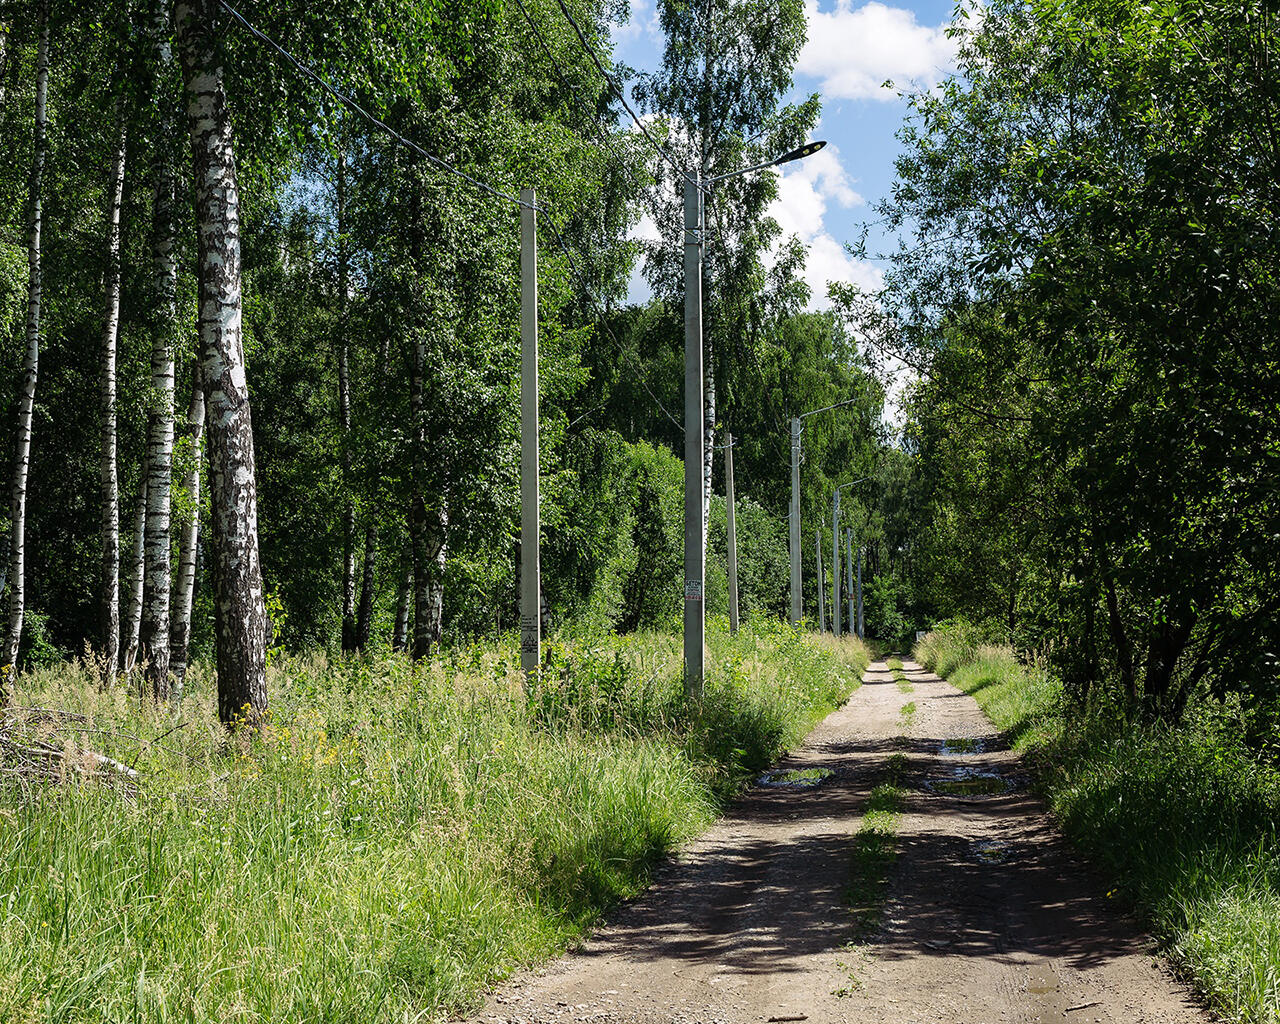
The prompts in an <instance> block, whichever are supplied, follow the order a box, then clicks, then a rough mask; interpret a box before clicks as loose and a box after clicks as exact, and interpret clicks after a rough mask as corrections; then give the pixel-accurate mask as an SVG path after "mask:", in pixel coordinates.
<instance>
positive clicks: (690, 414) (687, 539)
mask: <svg viewBox="0 0 1280 1024" xmlns="http://www.w3.org/2000/svg"><path fill="white" fill-rule="evenodd" d="M702 401H703V398H702V190H701V188H699V186H698V179H697V178H695V177H690V178H686V179H685V183H684V688H685V693H687V694H688V695H689V696H690V697H694V698H700V697H701V696H702V663H703V639H704V636H703V634H704V627H705V618H704V614H705V611H704V605H703V586H702V578H703V572H704V570H705V568H706V551H705V549H704V547H703V545H704V540H703V516H702V456H703V451H702V437H703V434H702V421H703V413H702Z"/></svg>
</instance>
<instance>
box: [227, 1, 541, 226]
mask: <svg viewBox="0 0 1280 1024" xmlns="http://www.w3.org/2000/svg"><path fill="white" fill-rule="evenodd" d="M218 3H219V4H220V5H221V6H222V8H223V9H224V10H225V11H226V12H227V13H228V14H230V15H231V17H233V18H234V19H235V20H236V21H238V22H239V23H240V24H241V25H242V26H244V28H245V30H246V31H247V32H249V34H250V35H252V36H253V37H254V38H255V39H257V40H258V41H259V42H262V43H265V44H266V45H267V46H269V47H270V48H271V49H272V50H274V51H275V52H276V53H277V54H279V55H280V57H282V58H283V59H284V60H285V61H286V62H287V63H288V64H289V65H290V66H291V67H292V68H293V69H294V70H295V71H297V72H298V73H299V74H300V75H302V76H303V77H304V78H307V79H309V80H310V81H312V82H314V83H315V84H316V85H318V86H320V88H322V89H323V90H324V91H325V92H327V93H329V95H331V96H332V97H333V98H334V99H336V100H337V101H338V102H339V103H341V104H342V105H343V106H345V107H347V108H348V109H349V110H351V111H352V112H353V113H354V114H356V115H357V116H359V117H361V118H363V119H364V120H365V121H367V122H368V123H369V124H371V125H374V126H375V127H377V128H380V129H381V130H382V131H384V132H386V133H387V134H388V135H390V136H391V137H392V138H393V139H395V140H396V141H397V142H399V143H400V144H401V145H402V146H404V147H406V148H407V149H411V150H413V151H414V152H415V153H417V154H418V155H419V156H421V157H423V158H424V159H425V160H427V161H428V162H430V163H432V164H434V165H435V166H436V167H439V168H440V169H441V170H442V171H444V172H446V173H447V174H452V175H453V176H454V177H455V178H461V179H462V180H463V181H465V182H468V183H470V184H472V185H474V186H475V187H476V188H478V189H480V190H481V191H482V192H487V193H489V195H491V196H495V197H496V198H498V199H504V200H506V201H507V202H508V203H514V204H515V205H516V206H524V207H529V204H528V203H525V202H523V201H521V199H520V198H519V197H518V196H513V195H511V194H510V193H507V192H503V191H502V190H501V189H498V188H494V187H493V186H492V185H490V184H489V183H488V182H485V181H481V180H480V179H479V178H476V177H473V176H472V175H470V174H468V173H467V172H466V171H462V170H459V169H458V168H457V167H454V166H453V164H451V163H449V162H448V161H447V160H442V159H441V158H440V157H438V156H436V155H435V154H434V153H429V152H427V151H426V150H425V149H423V148H422V147H421V146H419V145H418V144H417V143H416V142H414V141H412V140H411V139H406V138H405V137H404V136H403V135H401V134H400V133H399V132H398V131H396V130H395V129H394V128H392V127H391V126H390V125H389V124H387V123H386V122H385V121H383V120H382V119H381V118H378V117H376V116H374V115H373V114H371V113H369V112H368V111H367V110H365V109H364V107H362V106H360V104H358V103H357V102H356V101H355V100H353V99H352V98H351V97H350V96H348V95H347V94H346V93H344V92H340V91H339V90H338V89H336V88H335V87H334V86H332V85H330V84H329V82H328V81H327V80H326V79H324V78H323V77H321V76H320V75H319V74H317V73H316V72H314V71H312V70H311V68H309V67H308V66H307V65H306V64H304V63H303V62H302V61H300V60H299V59H298V58H297V57H295V56H294V55H293V54H292V53H290V52H289V51H288V50H286V49H285V48H284V47H283V46H281V45H280V44H279V43H277V42H276V41H275V40H274V39H272V38H271V37H270V36H268V35H267V34H266V33H265V32H263V31H262V30H261V29H259V28H258V27H257V26H256V25H253V24H251V23H250V22H249V20H248V19H247V18H245V16H244V15H243V14H241V13H240V12H239V11H237V10H236V9H235V8H234V7H232V6H231V4H229V3H228V2H227V0H218ZM532 208H533V209H537V207H536V206H534V207H532Z"/></svg>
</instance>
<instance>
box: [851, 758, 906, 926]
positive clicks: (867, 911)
mask: <svg viewBox="0 0 1280 1024" xmlns="http://www.w3.org/2000/svg"><path fill="white" fill-rule="evenodd" d="M906 767H907V758H906V755H905V754H902V753H897V754H894V755H893V756H892V757H890V758H889V760H888V762H887V763H886V765H885V772H884V778H883V779H882V781H881V782H880V783H878V784H877V785H876V787H875V789H873V790H872V791H871V794H870V796H869V797H868V798H867V806H866V808H865V809H864V810H863V812H862V823H861V825H860V826H859V828H858V832H857V835H855V836H854V841H853V864H852V869H851V874H850V880H849V891H848V902H849V905H850V907H851V908H852V910H853V915H854V922H855V929H854V934H855V936H856V937H857V938H863V937H865V936H866V935H867V934H868V933H869V932H871V931H872V930H874V928H875V927H876V925H877V924H878V923H879V920H880V912H881V910H882V909H883V907H884V897H885V890H886V887H887V886H888V883H889V872H890V870H891V869H892V867H893V862H894V859H895V858H896V857H897V845H896V836H897V831H898V819H899V817H900V816H901V814H902V806H903V801H904V799H905V797H906V793H905V791H904V790H903V788H902V775H903V772H904V771H905V770H906Z"/></svg>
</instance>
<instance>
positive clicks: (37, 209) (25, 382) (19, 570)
mask: <svg viewBox="0 0 1280 1024" xmlns="http://www.w3.org/2000/svg"><path fill="white" fill-rule="evenodd" d="M48 99H49V4H48V0H45V2H44V3H42V4H41V5H40V41H39V43H38V44H37V47H36V100H35V127H34V129H33V132H34V142H35V145H34V148H33V153H32V157H31V174H30V178H29V183H28V186H27V204H28V214H27V320H26V350H25V354H24V356H23V360H22V377H21V380H20V382H19V390H18V429H17V445H16V451H15V454H14V460H13V488H12V491H11V500H12V508H11V520H10V530H11V538H10V543H9V558H10V562H9V588H10V589H9V630H8V635H7V636H6V637H5V647H4V654H3V658H4V660H3V662H0V703H3V702H4V701H5V699H6V694H7V691H8V682H9V678H10V677H12V675H13V673H14V671H15V670H16V669H17V665H18V644H19V642H20V641H21V640H22V619H23V615H24V613H25V611H26V524H27V474H28V472H29V470H30V468H31V413H32V409H33V407H34V406H35V400H36V379H37V377H38V375H39V368H40V289H41V276H40V273H41V268H40V229H41V225H42V222H43V221H42V214H43V207H42V205H41V200H42V197H43V194H42V191H41V189H42V186H43V181H44V162H45V154H46V152H47V150H48V145H49V140H48Z"/></svg>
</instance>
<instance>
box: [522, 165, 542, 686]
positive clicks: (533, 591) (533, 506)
mask: <svg viewBox="0 0 1280 1024" xmlns="http://www.w3.org/2000/svg"><path fill="white" fill-rule="evenodd" d="M535 200H536V196H535V194H534V191H533V189H531V188H526V189H523V190H521V192H520V202H521V203H522V204H523V205H522V206H521V207H520V667H521V668H522V669H524V672H525V674H526V675H532V674H534V673H536V672H537V671H538V661H539V658H540V656H541V647H542V615H541V612H542V605H541V600H540V594H541V590H542V586H541V584H542V579H541V575H542V569H541V564H540V559H539V551H538V546H539V514H538V236H537V220H536V219H535V216H536V211H535V210H534V206H535V205H536V203H535Z"/></svg>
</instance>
